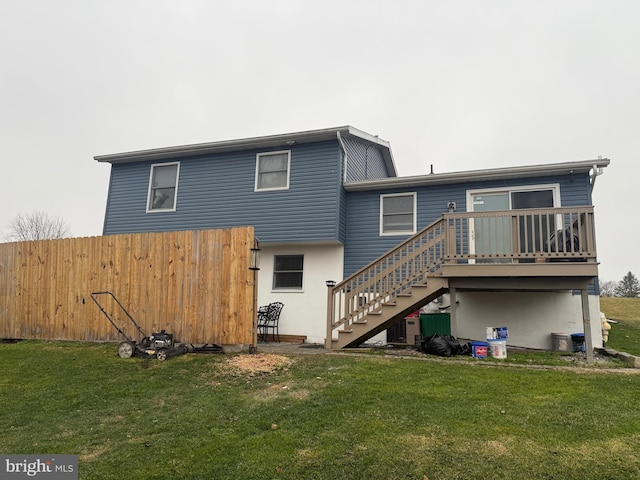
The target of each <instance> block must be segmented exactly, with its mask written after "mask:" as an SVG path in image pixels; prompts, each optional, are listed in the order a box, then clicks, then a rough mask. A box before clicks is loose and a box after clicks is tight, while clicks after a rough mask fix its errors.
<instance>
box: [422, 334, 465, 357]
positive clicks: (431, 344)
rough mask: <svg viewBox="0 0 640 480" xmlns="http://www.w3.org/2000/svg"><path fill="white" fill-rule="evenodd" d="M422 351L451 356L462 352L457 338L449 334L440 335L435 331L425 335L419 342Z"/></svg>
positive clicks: (440, 355)
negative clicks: (424, 338) (427, 335)
mask: <svg viewBox="0 0 640 480" xmlns="http://www.w3.org/2000/svg"><path fill="white" fill-rule="evenodd" d="M421 350H422V351H423V352H424V353H429V354H431V355H437V356H439V357H451V356H453V355H458V354H460V353H461V352H462V346H461V345H460V342H459V341H458V339H457V338H455V337H453V336H451V335H440V334H438V333H436V334H435V335H431V336H430V337H427V339H426V340H424V341H423V342H422V344H421Z"/></svg>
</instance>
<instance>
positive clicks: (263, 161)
mask: <svg viewBox="0 0 640 480" xmlns="http://www.w3.org/2000/svg"><path fill="white" fill-rule="evenodd" d="M290 165H291V152H290V151H284V152H269V153H259V154H258V155H257V157H256V192H257V191H261V190H287V189H288V188H289V167H290Z"/></svg>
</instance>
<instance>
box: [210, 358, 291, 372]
mask: <svg viewBox="0 0 640 480" xmlns="http://www.w3.org/2000/svg"><path fill="white" fill-rule="evenodd" d="M293 363H294V361H293V360H292V359H290V358H287V357H285V356H282V355H275V354H272V353H256V354H250V355H236V356H234V357H230V358H229V359H227V360H226V361H224V362H223V363H222V364H220V367H219V368H220V371H221V373H224V374H226V375H233V376H245V375H248V376H253V375H260V374H268V373H273V372H275V371H278V370H283V369H286V368H287V367H289V366H290V365H292V364H293Z"/></svg>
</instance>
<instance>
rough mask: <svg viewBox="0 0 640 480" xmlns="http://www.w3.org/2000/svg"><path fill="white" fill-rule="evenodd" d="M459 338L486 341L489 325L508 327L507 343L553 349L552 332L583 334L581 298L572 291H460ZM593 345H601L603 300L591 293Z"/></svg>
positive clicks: (456, 325)
mask: <svg viewBox="0 0 640 480" xmlns="http://www.w3.org/2000/svg"><path fill="white" fill-rule="evenodd" d="M457 300H458V302H459V303H458V305H457V306H456V307H455V308H457V310H456V324H455V325H452V333H453V334H454V335H455V336H457V337H459V338H466V339H467V338H468V339H472V340H484V339H485V338H486V327H505V326H506V327H507V328H508V329H509V339H508V340H507V345H510V346H518V347H527V348H537V349H545V350H551V348H552V335H551V334H552V333H567V334H572V333H582V332H584V326H583V320H582V301H581V297H580V295H573V294H572V293H571V292H458V293H457ZM589 312H590V319H591V335H592V340H593V345H592V347H602V330H601V327H600V299H599V298H598V297H597V296H589Z"/></svg>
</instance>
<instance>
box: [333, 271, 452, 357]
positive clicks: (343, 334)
mask: <svg viewBox="0 0 640 480" xmlns="http://www.w3.org/2000/svg"><path fill="white" fill-rule="evenodd" d="M447 289H448V282H447V279H445V278H432V279H430V280H429V282H428V283H427V284H416V285H413V286H412V287H411V289H410V290H407V291H406V292H405V293H400V294H398V295H396V297H395V298H394V299H393V300H391V301H388V302H385V303H383V304H382V307H381V308H380V309H378V310H375V311H372V312H369V313H368V314H367V315H366V316H364V317H363V318H362V319H360V320H355V321H353V322H352V323H351V325H350V328H348V329H337V330H336V332H337V333H338V338H337V339H335V340H334V339H332V341H331V348H348V347H356V346H358V345H359V344H361V343H363V342H365V341H367V340H368V339H370V338H371V337H373V336H374V335H377V334H378V333H380V332H382V331H383V330H386V329H387V328H389V327H390V326H392V325H394V324H395V323H397V322H399V321H400V320H402V319H403V318H405V317H406V316H407V315H409V314H410V313H412V312H415V311H416V310H418V309H419V308H420V307H422V306H423V305H426V304H427V303H429V302H431V301H433V300H435V299H436V298H438V297H439V296H441V295H442V294H443V293H445V292H446V291H447Z"/></svg>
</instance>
